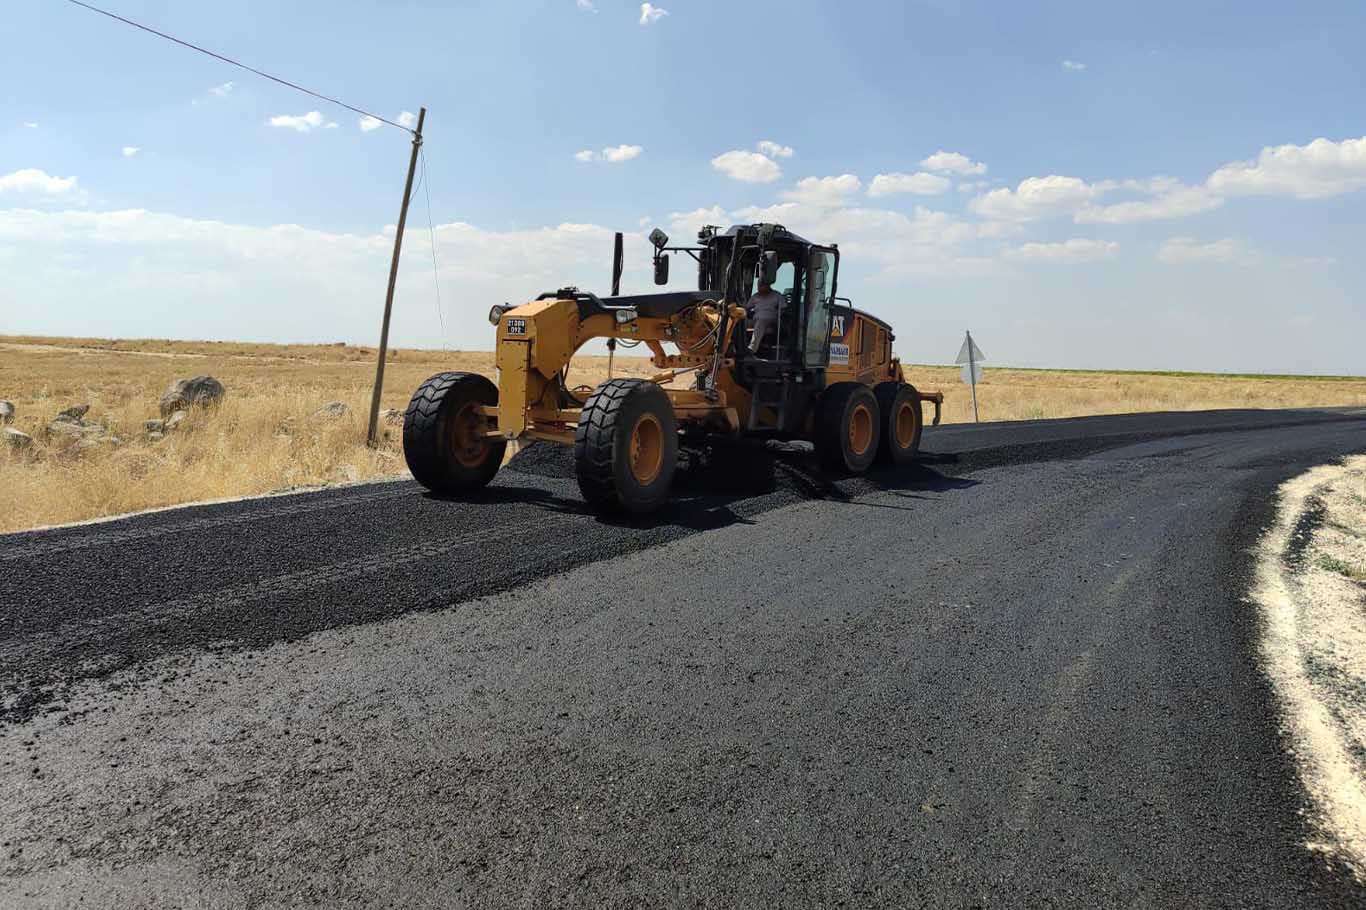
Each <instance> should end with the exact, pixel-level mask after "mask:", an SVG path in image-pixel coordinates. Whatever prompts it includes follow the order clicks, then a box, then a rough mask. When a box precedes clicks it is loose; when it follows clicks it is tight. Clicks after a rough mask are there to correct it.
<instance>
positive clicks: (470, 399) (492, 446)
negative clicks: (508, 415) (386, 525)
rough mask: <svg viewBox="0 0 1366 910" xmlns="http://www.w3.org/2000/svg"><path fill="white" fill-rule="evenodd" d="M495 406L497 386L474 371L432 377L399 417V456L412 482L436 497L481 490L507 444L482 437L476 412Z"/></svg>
mask: <svg viewBox="0 0 1366 910" xmlns="http://www.w3.org/2000/svg"><path fill="white" fill-rule="evenodd" d="M497 404H498V387H497V386H495V385H494V384H493V383H492V382H490V381H489V380H488V379H487V378H486V377H484V376H480V375H479V374H478V373H437V374H436V375H435V376H433V377H432V378H431V379H428V380H427V381H426V382H424V383H422V385H421V386H419V387H418V390H417V391H416V392H414V393H413V397H412V400H411V401H409V402H408V410H407V411H405V412H404V414H403V457H404V459H405V460H406V461H407V462H408V470H409V471H412V472H413V477H415V478H416V479H417V482H418V483H420V484H422V485H423V486H424V487H426V488H427V489H429V490H431V491H433V492H435V493H460V492H465V491H468V490H477V489H479V488H480V487H483V486H486V485H487V484H488V482H489V481H490V480H492V479H493V475H494V474H497V473H498V469H499V468H500V467H501V466H502V464H503V455H504V454H505V453H506V452H507V441H506V440H503V439H489V438H487V437H485V436H483V435H482V433H483V430H484V429H485V428H486V427H487V426H488V421H487V420H486V419H485V418H484V417H482V416H481V415H480V414H479V412H478V410H477V409H478V408H479V407H480V406H482V405H491V406H496V405H497Z"/></svg>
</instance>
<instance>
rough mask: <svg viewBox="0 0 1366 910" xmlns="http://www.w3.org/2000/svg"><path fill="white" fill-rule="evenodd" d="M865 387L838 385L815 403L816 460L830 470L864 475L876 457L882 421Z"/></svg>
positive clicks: (857, 384)
mask: <svg viewBox="0 0 1366 910" xmlns="http://www.w3.org/2000/svg"><path fill="white" fill-rule="evenodd" d="M880 415H881V409H880V408H879V407H878V403H877V397H876V396H874V395H873V392H872V390H871V389H869V388H868V387H867V386H866V385H863V384H861V383H857V382H837V383H835V384H834V385H832V386H830V387H828V388H827V389H826V390H825V391H824V392H822V393H821V397H820V401H818V402H817V403H816V419H815V428H814V429H815V433H814V437H815V438H814V439H813V441H814V442H815V444H816V457H817V459H818V460H819V461H820V463H821V467H823V468H825V469H826V470H827V471H833V472H847V473H850V474H862V473H863V472H864V471H866V470H868V468H869V467H871V466H872V464H873V460H874V459H875V458H876V457H877V450H878V444H879V441H880V439H881V437H882V432H883V426H882V425H883V420H882V418H881V416H880Z"/></svg>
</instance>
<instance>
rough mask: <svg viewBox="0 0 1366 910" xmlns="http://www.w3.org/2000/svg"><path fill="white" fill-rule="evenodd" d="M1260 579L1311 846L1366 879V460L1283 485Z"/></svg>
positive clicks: (1272, 669) (1268, 647)
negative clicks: (1313, 829)
mask: <svg viewBox="0 0 1366 910" xmlns="http://www.w3.org/2000/svg"><path fill="white" fill-rule="evenodd" d="M1257 578H1258V584H1257V588H1256V591H1255V597H1256V600H1257V602H1258V604H1259V605H1260V606H1261V609H1262V611H1263V614H1264V616H1265V622H1266V640H1265V645H1264V653H1265V660H1266V665H1267V668H1268V672H1269V673H1270V675H1271V677H1272V679H1273V680H1274V682H1275V684H1276V689H1277V693H1278V696H1279V700H1280V704H1281V708H1282V712H1283V715H1284V718H1285V723H1286V726H1287V728H1288V731H1289V735H1290V737H1291V739H1292V742H1293V751H1294V755H1295V758H1296V764H1297V767H1298V768H1299V772H1300V776H1301V778H1302V780H1303V782H1304V785H1305V788H1306V789H1307V790H1308V792H1309V793H1310V794H1311V796H1312V797H1313V800H1314V818H1315V820H1316V824H1317V827H1318V834H1319V835H1320V836H1319V837H1316V838H1315V839H1314V841H1313V842H1312V843H1311V846H1312V847H1313V848H1314V849H1318V850H1322V851H1324V852H1325V853H1327V854H1329V855H1333V856H1335V857H1337V858H1338V859H1339V860H1340V861H1342V862H1344V863H1345V864H1347V865H1348V866H1349V867H1350V868H1351V869H1352V871H1353V872H1354V874H1355V875H1356V877H1357V878H1358V880H1360V881H1362V882H1366V457H1361V456H1358V457H1352V458H1347V459H1344V460H1343V461H1341V462H1338V463H1335V464H1328V465H1321V466H1319V467H1316V468H1314V469H1313V470H1311V471H1308V472H1306V473H1304V474H1301V475H1299V476H1298V477H1295V478H1294V479H1292V480H1290V481H1288V482H1287V483H1286V484H1284V485H1283V486H1282V487H1281V489H1280V504H1279V508H1278V511H1277V515H1276V522H1275V524H1274V525H1273V526H1272V527H1271V529H1270V530H1269V531H1268V532H1267V534H1266V535H1265V537H1264V538H1263V540H1262V543H1261V546H1260V555H1259V563H1258V568H1257Z"/></svg>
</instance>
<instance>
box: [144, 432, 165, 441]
mask: <svg viewBox="0 0 1366 910" xmlns="http://www.w3.org/2000/svg"><path fill="white" fill-rule="evenodd" d="M165 438H166V434H165V433H163V432H161V431H160V430H153V431H152V432H150V433H148V434H147V439H148V441H149V442H156V441H157V440H158V439H165Z"/></svg>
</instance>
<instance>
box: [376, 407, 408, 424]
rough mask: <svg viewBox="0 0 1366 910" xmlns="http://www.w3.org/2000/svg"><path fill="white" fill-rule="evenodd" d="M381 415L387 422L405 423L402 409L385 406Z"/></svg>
mask: <svg viewBox="0 0 1366 910" xmlns="http://www.w3.org/2000/svg"><path fill="white" fill-rule="evenodd" d="M379 416H380V417H381V418H382V419H383V420H384V422H385V423H389V424H395V425H397V424H401V423H403V412H402V411H400V410H399V409H398V408H385V409H384V411H383V412H381V413H380V415H379Z"/></svg>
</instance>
